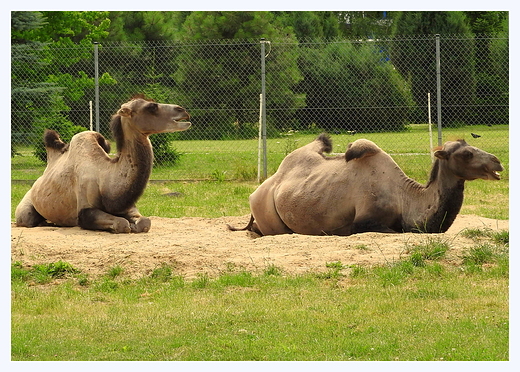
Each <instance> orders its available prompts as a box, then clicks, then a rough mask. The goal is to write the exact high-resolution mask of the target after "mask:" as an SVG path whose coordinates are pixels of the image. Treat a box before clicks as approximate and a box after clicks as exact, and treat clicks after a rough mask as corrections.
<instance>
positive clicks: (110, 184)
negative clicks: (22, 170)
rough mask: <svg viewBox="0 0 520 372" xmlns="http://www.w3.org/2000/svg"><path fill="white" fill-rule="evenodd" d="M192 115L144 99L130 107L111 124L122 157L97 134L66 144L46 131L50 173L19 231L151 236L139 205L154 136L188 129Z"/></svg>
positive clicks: (28, 198)
mask: <svg viewBox="0 0 520 372" xmlns="http://www.w3.org/2000/svg"><path fill="white" fill-rule="evenodd" d="M189 118H190V115H189V114H188V113H187V112H186V110H184V109H183V108H182V107H180V106H177V105H172V104H162V103H156V102H153V101H149V100H146V99H144V97H142V96H140V97H137V98H133V99H132V100H130V101H129V102H127V103H124V104H123V105H122V106H121V108H120V109H119V110H118V112H117V113H116V114H115V115H113V116H112V120H111V123H110V126H111V130H112V134H113V136H114V139H115V141H116V146H117V154H116V156H114V157H111V156H109V154H108V153H109V152H110V144H109V143H108V142H107V140H105V138H104V137H103V136H102V135H101V134H99V133H97V132H92V131H85V132H81V133H78V134H76V135H75V136H74V137H72V139H71V141H70V143H69V144H65V143H64V142H63V141H62V140H61V139H60V137H59V135H58V133H57V132H55V131H53V130H46V131H45V135H44V142H45V147H46V150H47V168H46V169H45V171H44V173H43V175H42V176H41V177H40V178H38V179H37V180H36V182H35V183H34V185H33V186H32V188H31V189H30V190H29V191H28V192H27V194H25V196H24V198H23V199H22V201H21V202H20V204H19V205H18V206H17V208H16V212H15V216H16V224H17V226H26V227H34V226H42V225H46V224H49V223H51V224H54V225H56V226H80V227H82V228H83V229H88V230H106V231H110V232H114V233H129V232H135V233H139V232H147V231H148V230H149V229H150V225H151V223H150V219H149V218H147V217H143V216H142V215H141V214H140V213H139V211H138V210H137V208H136V206H135V203H136V201H137V200H138V199H139V197H140V196H141V195H142V193H143V191H144V189H145V187H146V184H147V182H148V179H149V177H150V173H151V170H152V163H153V150H152V145H151V143H150V139H149V138H148V136H149V135H150V134H153V133H163V132H176V131H182V130H186V129H188V128H189V127H190V125H191V123H189V122H187V121H182V120H189Z"/></svg>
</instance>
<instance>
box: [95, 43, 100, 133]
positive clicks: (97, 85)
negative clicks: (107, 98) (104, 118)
mask: <svg viewBox="0 0 520 372" xmlns="http://www.w3.org/2000/svg"><path fill="white" fill-rule="evenodd" d="M98 44H99V43H98V42H97V41H94V101H95V103H94V105H95V106H96V132H99V59H98Z"/></svg>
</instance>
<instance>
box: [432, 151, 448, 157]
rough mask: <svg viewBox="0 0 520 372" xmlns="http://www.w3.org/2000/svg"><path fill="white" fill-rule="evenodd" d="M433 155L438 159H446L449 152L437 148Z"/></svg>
mask: <svg viewBox="0 0 520 372" xmlns="http://www.w3.org/2000/svg"><path fill="white" fill-rule="evenodd" d="M433 155H435V157H436V158H439V159H448V158H449V157H450V153H449V152H448V151H445V150H437V151H435V152H434V153H433Z"/></svg>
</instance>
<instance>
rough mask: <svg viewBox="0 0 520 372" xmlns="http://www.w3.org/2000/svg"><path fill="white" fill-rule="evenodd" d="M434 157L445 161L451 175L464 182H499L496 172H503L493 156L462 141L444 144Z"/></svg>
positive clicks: (502, 168) (498, 161)
mask: <svg viewBox="0 0 520 372" xmlns="http://www.w3.org/2000/svg"><path fill="white" fill-rule="evenodd" d="M434 155H435V157H436V158H438V159H440V160H441V161H446V162H447V164H448V168H449V169H450V170H451V171H452V172H453V174H455V175H456V176H457V177H459V178H461V179H463V180H466V181H471V180H475V179H478V178H480V179H483V180H499V179H500V175H499V174H498V172H501V171H503V170H504V167H502V164H500V160H498V158H497V157H496V156H495V155H493V154H490V153H488V152H485V151H483V150H480V149H478V148H476V147H474V146H470V145H468V144H467V143H466V141H464V140H458V141H450V142H446V143H445V144H444V146H443V147H442V149H440V150H437V151H435V153H434Z"/></svg>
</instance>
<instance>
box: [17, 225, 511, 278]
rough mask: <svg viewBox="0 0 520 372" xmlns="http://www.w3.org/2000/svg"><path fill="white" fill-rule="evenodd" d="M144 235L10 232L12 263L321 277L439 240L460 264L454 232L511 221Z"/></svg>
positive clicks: (463, 243) (166, 229) (161, 228)
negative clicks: (354, 230)
mask: <svg viewBox="0 0 520 372" xmlns="http://www.w3.org/2000/svg"><path fill="white" fill-rule="evenodd" d="M151 220H152V227H151V229H150V231H149V232H148V233H142V234H111V233H108V232H101V231H88V230H82V229H80V228H79V227H72V228H65V227H37V228H23V227H16V226H15V225H14V224H13V225H12V226H11V260H12V262H15V261H20V262H22V263H23V264H24V265H34V264H44V263H51V262H57V261H60V260H61V261H64V262H68V263H70V264H71V265H73V266H74V267H75V268H77V269H80V270H81V271H82V272H83V273H86V274H88V275H89V277H90V278H95V277H97V276H99V275H102V274H105V273H106V272H107V271H108V270H109V269H111V268H113V267H115V266H120V267H122V268H123V269H124V275H125V276H127V277H130V278H139V277H142V276H146V275H149V274H150V273H151V272H152V271H153V269H155V268H157V267H160V266H161V265H163V264H166V265H169V266H170V267H173V268H174V272H175V273H176V274H180V275H183V276H184V277H185V278H186V279H191V278H195V277H197V275H198V274H202V273H206V274H207V275H209V276H210V277H213V276H216V275H219V274H220V273H222V272H224V271H228V270H229V269H230V268H235V269H238V270H240V269H245V270H248V271H252V272H257V271H263V270H264V269H265V268H266V267H269V265H275V266H276V267H278V268H281V269H282V270H284V272H285V273H286V274H300V273H306V272H320V271H325V270H326V263H327V262H336V261H341V263H342V264H344V265H352V264H359V265H366V266H372V265H377V264H383V263H385V262H392V261H394V260H398V259H400V258H402V257H405V256H406V255H407V247H408V248H409V247H411V246H413V245H414V244H421V243H425V242H426V241H427V239H429V238H432V237H435V236H440V237H442V238H443V239H446V240H447V241H448V242H449V243H450V244H451V247H452V249H450V251H449V252H448V256H447V259H448V260H450V261H452V262H454V263H455V264H456V263H457V262H460V259H461V257H462V255H463V254H464V251H465V250H467V249H468V248H469V247H471V246H473V245H474V244H475V242H474V241H472V240H470V239H468V238H465V237H463V236H462V235H461V234H460V232H461V231H462V230H464V229H466V228H480V229H484V228H489V229H492V230H497V231H499V230H508V229H509V221H503V220H493V219H487V218H483V217H478V216H471V215H459V216H458V217H457V219H456V220H455V222H454V224H453V225H452V226H451V228H450V229H449V230H448V231H447V232H446V233H444V234H381V233H363V234H356V235H351V236H347V237H339V236H306V235H298V234H292V235H277V236H265V237H258V236H257V235H256V234H253V233H250V232H246V231H229V230H228V229H227V227H226V224H230V225H233V226H236V227H242V226H245V225H246V224H247V222H248V221H249V215H245V216H240V217H221V218H196V217H185V218H162V217H151Z"/></svg>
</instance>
